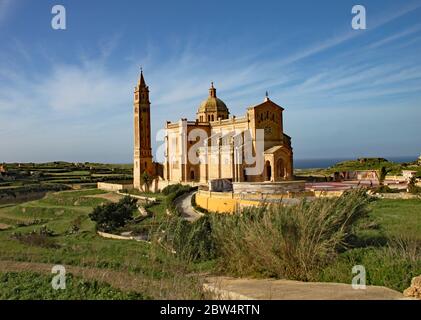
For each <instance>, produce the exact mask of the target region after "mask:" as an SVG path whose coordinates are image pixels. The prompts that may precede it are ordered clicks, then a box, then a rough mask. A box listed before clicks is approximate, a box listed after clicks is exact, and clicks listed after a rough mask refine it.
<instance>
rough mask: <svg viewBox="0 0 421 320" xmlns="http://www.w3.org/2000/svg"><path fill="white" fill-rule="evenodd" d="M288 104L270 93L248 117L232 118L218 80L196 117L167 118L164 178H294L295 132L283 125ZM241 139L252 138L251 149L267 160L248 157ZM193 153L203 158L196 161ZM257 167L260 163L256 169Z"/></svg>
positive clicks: (191, 179)
mask: <svg viewBox="0 0 421 320" xmlns="http://www.w3.org/2000/svg"><path fill="white" fill-rule="evenodd" d="M283 110H284V109H283V108H282V107H281V106H279V105H277V104H276V103H274V102H272V101H271V100H270V99H269V98H268V96H266V98H265V100H264V101H263V102H262V103H259V104H257V105H254V106H251V107H249V108H248V109H247V112H246V114H245V115H244V116H243V117H235V116H232V117H231V118H229V111H228V108H227V107H226V105H225V103H224V102H223V101H222V100H220V99H219V98H217V95H216V88H215V87H214V86H213V83H212V85H211V88H210V89H209V97H208V98H207V99H206V100H205V101H203V102H202V103H201V104H200V106H199V108H198V112H197V117H196V120H195V121H188V120H187V119H181V120H179V121H178V122H167V124H166V135H165V156H166V160H165V163H164V173H163V176H164V179H165V180H167V181H170V182H174V183H178V182H198V183H203V184H207V183H208V182H209V181H211V180H214V179H230V180H231V181H234V182H263V181H272V182H275V181H284V180H291V179H292V177H293V152H292V147H291V138H290V137H289V136H287V135H286V134H285V133H284V131H283ZM197 132H201V133H202V134H203V136H201V135H198V134H197ZM261 133H262V135H259V134H261ZM236 139H239V140H240V141H249V142H247V143H249V145H250V149H251V150H252V152H251V153H252V154H253V156H254V157H255V158H256V159H261V160H256V162H255V163H253V162H250V161H249V162H247V161H244V159H245V158H246V154H245V153H246V151H244V150H245V149H246V148H243V147H244V146H246V142H244V144H243V145H240V146H238V145H237V144H236ZM192 154H195V155H196V156H197V157H198V158H199V161H196V160H197V159H195V160H194V161H193V160H192V159H191V156H190V155H192ZM258 155H259V156H260V158H259V157H258ZM258 161H260V163H257V162H258ZM254 167H258V168H259V169H258V170H255V172H253V170H251V169H252V168H254ZM260 168H261V170H260ZM250 172H252V173H250Z"/></svg>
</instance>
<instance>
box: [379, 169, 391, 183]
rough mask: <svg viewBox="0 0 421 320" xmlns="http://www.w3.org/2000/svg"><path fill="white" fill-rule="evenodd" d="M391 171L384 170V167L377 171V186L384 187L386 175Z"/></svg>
mask: <svg viewBox="0 0 421 320" xmlns="http://www.w3.org/2000/svg"><path fill="white" fill-rule="evenodd" d="M390 171H391V170H390V169H389V170H388V169H386V167H382V168H381V169H380V170H379V171H378V174H377V176H378V178H379V185H381V186H382V185H384V180H386V176H387V174H388V173H389V172H390Z"/></svg>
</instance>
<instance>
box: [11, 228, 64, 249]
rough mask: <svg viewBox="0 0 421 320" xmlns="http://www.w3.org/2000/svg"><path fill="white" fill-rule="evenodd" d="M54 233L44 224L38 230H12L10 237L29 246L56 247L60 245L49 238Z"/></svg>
mask: <svg viewBox="0 0 421 320" xmlns="http://www.w3.org/2000/svg"><path fill="white" fill-rule="evenodd" d="M54 235H55V234H54V232H53V231H51V230H50V229H48V228H47V227H46V226H42V227H41V228H40V229H39V230H38V231H35V230H34V231H32V232H29V233H26V234H22V233H20V232H14V233H12V235H11V238H12V239H16V240H18V241H19V242H20V243H22V244H26V245H29V246H34V247H42V248H50V249H57V248H59V247H60V246H59V245H58V244H57V243H56V242H55V241H54V240H53V239H51V237H53V236H54Z"/></svg>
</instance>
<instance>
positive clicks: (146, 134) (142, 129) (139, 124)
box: [133, 70, 155, 189]
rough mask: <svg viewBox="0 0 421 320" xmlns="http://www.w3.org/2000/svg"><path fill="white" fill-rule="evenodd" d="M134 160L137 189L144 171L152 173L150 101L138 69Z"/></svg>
mask: <svg viewBox="0 0 421 320" xmlns="http://www.w3.org/2000/svg"><path fill="white" fill-rule="evenodd" d="M133 106H134V162H133V186H134V188H137V189H139V188H140V187H141V185H142V179H141V176H142V174H143V173H144V172H147V173H148V174H149V175H154V174H155V172H154V166H153V163H152V148H151V103H150V101H149V87H148V86H147V85H146V82H145V79H144V77H143V71H142V70H141V71H140V78H139V81H138V83H137V85H136V87H135V89H134V103H133Z"/></svg>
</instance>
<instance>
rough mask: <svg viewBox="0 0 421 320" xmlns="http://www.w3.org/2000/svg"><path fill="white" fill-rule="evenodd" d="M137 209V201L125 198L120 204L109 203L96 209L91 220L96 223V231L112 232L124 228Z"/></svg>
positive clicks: (90, 215)
mask: <svg viewBox="0 0 421 320" xmlns="http://www.w3.org/2000/svg"><path fill="white" fill-rule="evenodd" d="M136 207H137V200H136V199H134V198H131V197H129V196H126V197H124V198H123V199H121V200H120V201H119V202H118V203H108V204H104V205H100V206H98V207H96V208H95V209H94V210H93V212H92V213H90V214H89V218H91V220H92V221H95V222H96V229H97V230H99V231H103V232H111V231H114V230H116V229H117V228H120V227H123V226H124V225H125V224H126V223H127V222H128V221H130V220H132V219H133V211H134V210H135V209H136Z"/></svg>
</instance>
